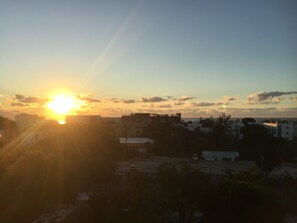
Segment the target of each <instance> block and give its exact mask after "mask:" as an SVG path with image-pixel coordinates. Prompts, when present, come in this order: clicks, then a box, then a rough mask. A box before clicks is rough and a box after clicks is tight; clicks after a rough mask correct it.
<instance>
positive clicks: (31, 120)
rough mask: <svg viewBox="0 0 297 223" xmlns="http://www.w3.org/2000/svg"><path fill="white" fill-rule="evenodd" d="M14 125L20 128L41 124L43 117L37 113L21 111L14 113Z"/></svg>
mask: <svg viewBox="0 0 297 223" xmlns="http://www.w3.org/2000/svg"><path fill="white" fill-rule="evenodd" d="M15 121H16V125H17V127H18V128H20V129H25V128H29V127H32V126H35V125H38V124H40V125H41V124H42V123H43V122H44V117H40V116H38V115H33V114H27V113H21V114H17V115H15Z"/></svg>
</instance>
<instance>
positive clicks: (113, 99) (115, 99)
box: [110, 98, 120, 103]
mask: <svg viewBox="0 0 297 223" xmlns="http://www.w3.org/2000/svg"><path fill="white" fill-rule="evenodd" d="M110 100H111V101H112V102H113V103H120V101H119V100H118V99H117V98H112V99H110Z"/></svg>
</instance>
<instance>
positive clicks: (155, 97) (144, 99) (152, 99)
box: [141, 96, 167, 103]
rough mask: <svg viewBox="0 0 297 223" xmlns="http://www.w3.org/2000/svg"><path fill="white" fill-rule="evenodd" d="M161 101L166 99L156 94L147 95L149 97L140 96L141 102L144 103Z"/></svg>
mask: <svg viewBox="0 0 297 223" xmlns="http://www.w3.org/2000/svg"><path fill="white" fill-rule="evenodd" d="M161 101H167V99H164V98H162V97H158V96H154V97H149V98H142V99H141V102H145V103H147V102H152V103H154V102H161Z"/></svg>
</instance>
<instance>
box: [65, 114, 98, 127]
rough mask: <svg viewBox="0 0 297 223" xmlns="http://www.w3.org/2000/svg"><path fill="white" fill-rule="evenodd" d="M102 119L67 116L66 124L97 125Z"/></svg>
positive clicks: (87, 116) (90, 116)
mask: <svg viewBox="0 0 297 223" xmlns="http://www.w3.org/2000/svg"><path fill="white" fill-rule="evenodd" d="M101 119H102V117H101V116H100V115H67V116H66V124H67V125H73V124H76V125H77V124H88V125H90V124H96V123H98V121H100V120H101Z"/></svg>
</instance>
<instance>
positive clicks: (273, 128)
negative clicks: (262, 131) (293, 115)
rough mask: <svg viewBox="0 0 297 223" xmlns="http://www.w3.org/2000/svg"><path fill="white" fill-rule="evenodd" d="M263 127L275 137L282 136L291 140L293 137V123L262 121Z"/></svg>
mask: <svg viewBox="0 0 297 223" xmlns="http://www.w3.org/2000/svg"><path fill="white" fill-rule="evenodd" d="M263 124H264V127H265V128H266V129H268V133H269V134H270V135H273V136H274V137H277V138H283V139H286V140H289V141H291V140H292V139H293V137H294V124H293V123H278V122H275V123H270V122H264V123H263Z"/></svg>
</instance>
